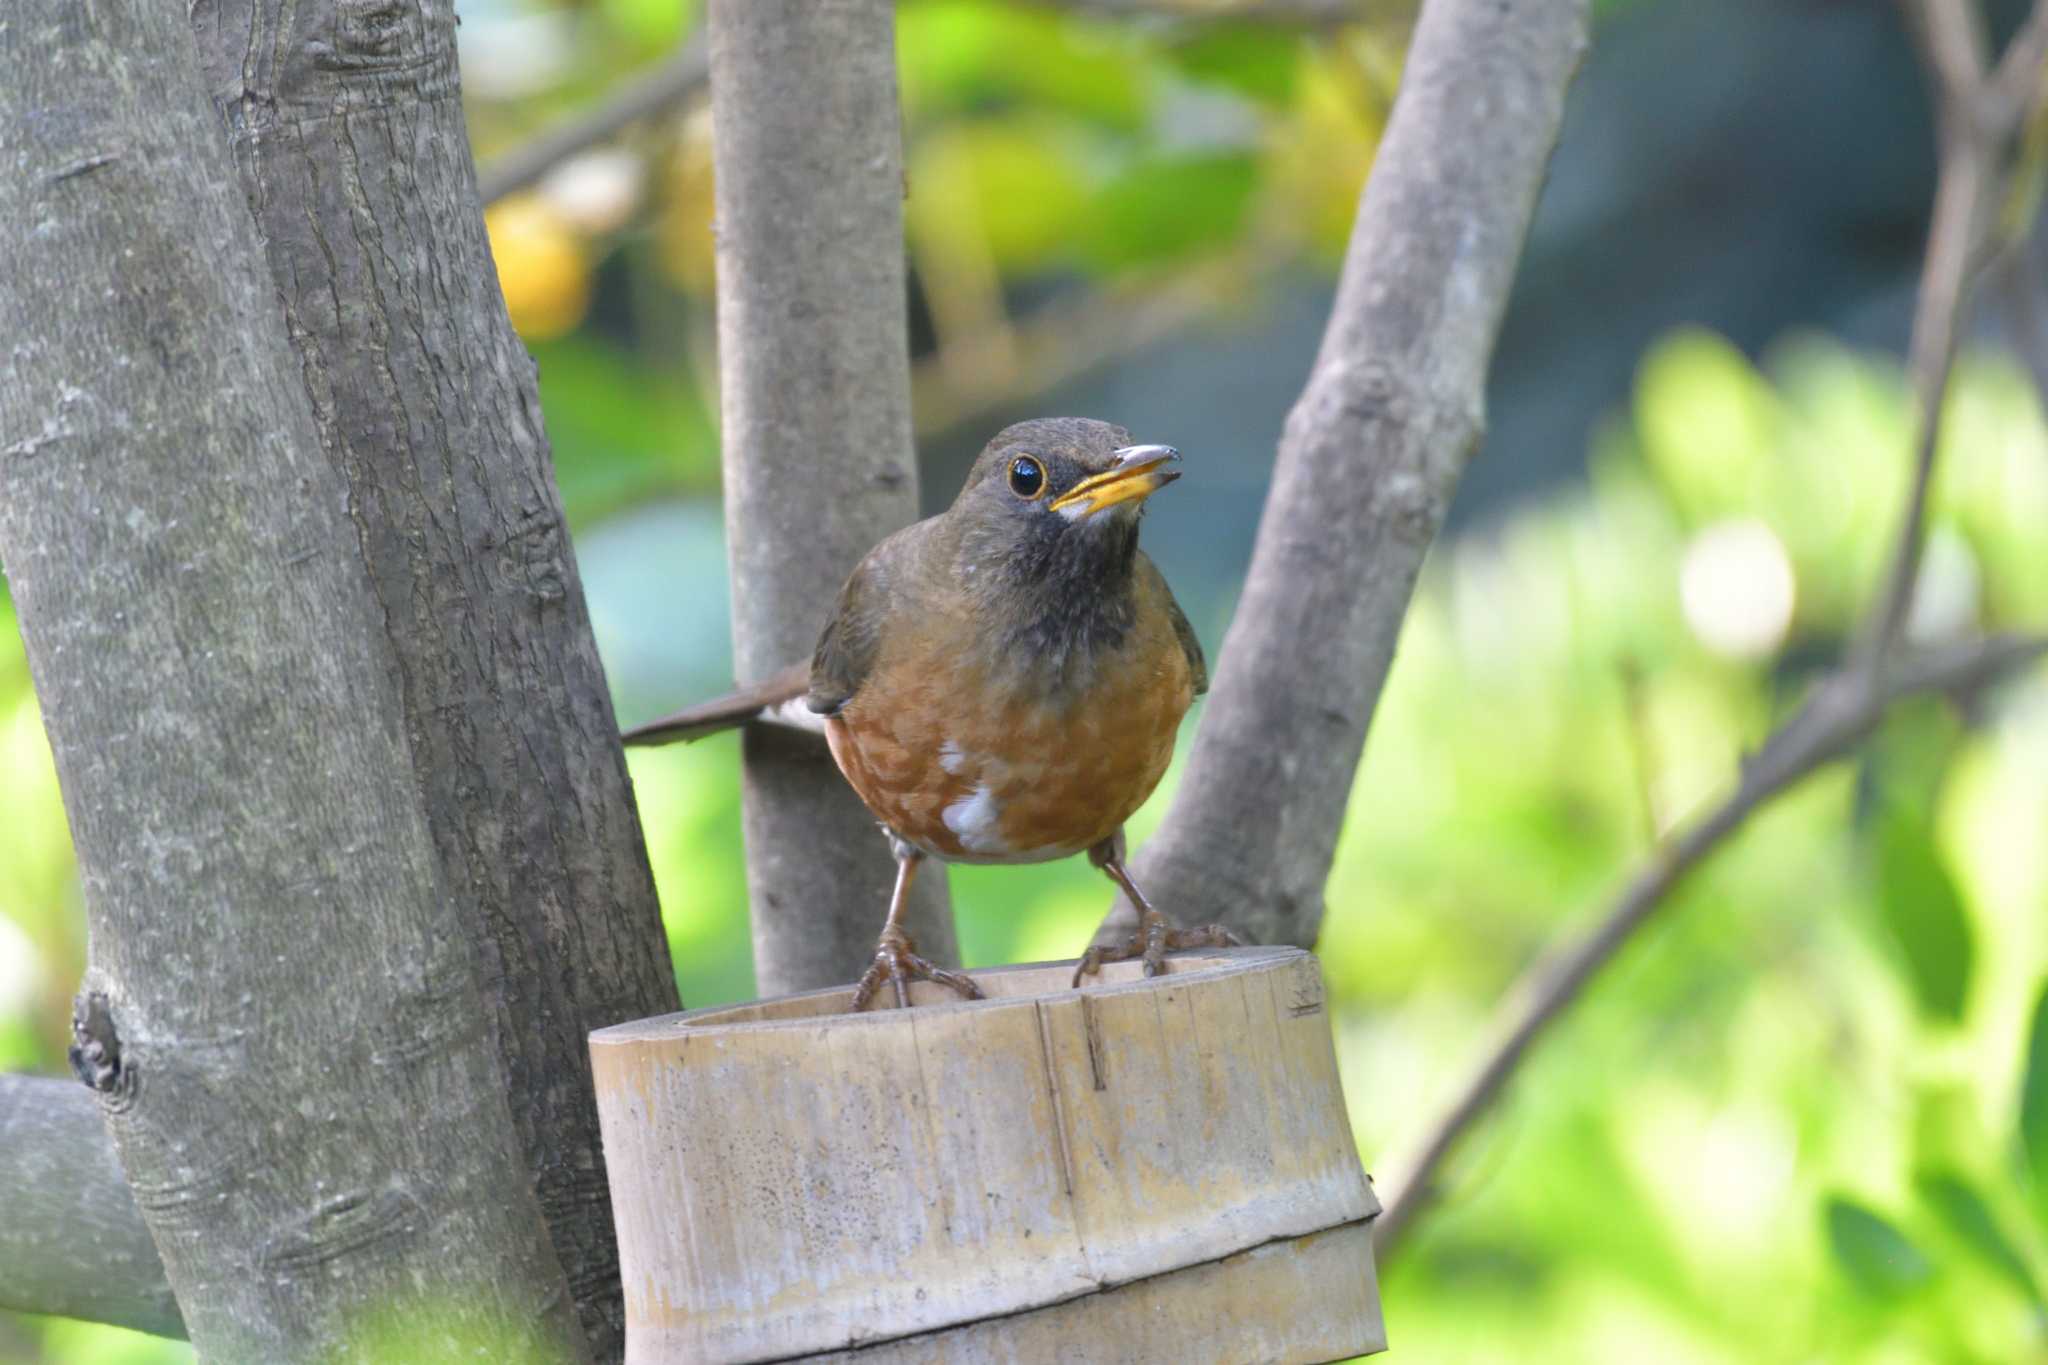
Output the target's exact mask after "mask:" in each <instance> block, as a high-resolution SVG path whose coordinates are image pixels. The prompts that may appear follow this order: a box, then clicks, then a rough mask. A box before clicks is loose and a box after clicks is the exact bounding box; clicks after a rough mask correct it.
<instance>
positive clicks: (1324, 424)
mask: <svg viewBox="0 0 2048 1365" xmlns="http://www.w3.org/2000/svg"><path fill="white" fill-rule="evenodd" d="M1586 9H1587V6H1586V0H1514V2H1513V3H1502V0H1426V3H1425V4H1424V5H1423V8H1422V15H1421V18H1420V20H1419V22H1418V24H1417V27H1416V31H1415V38H1414V41H1413V43H1412V44H1411V45H1410V48H1409V51H1408V58H1407V63H1406V65H1405V67H1404V69H1403V72H1402V76H1401V90H1400V94H1399V96H1398V97H1397V98H1396V100H1395V102H1394V110H1393V114H1392V117H1391V118H1390V119H1389V121H1388V124H1387V132H1386V136H1385V138H1384V139H1383V140H1382V141H1381V143H1380V150H1379V153H1378V156H1377V158H1376V159H1375V161H1374V163H1373V168H1372V176H1371V178H1370V180H1369V181H1368V182H1367V184H1366V187H1365V191H1364V195H1363V198H1362V199H1361V201H1360V204H1359V212H1358V222H1357V224H1356V225H1355V226H1354V227H1353V229H1352V233H1351V245H1350V249H1349V252H1348V253H1347V255H1346V257H1345V261H1344V273H1343V277H1342V279H1341V280H1340V281H1339V283H1338V287H1337V299H1336V303H1335V305H1334V306H1333V308H1332V310H1331V314H1330V322H1329V326H1328V328H1327V330H1326V331H1325V332H1324V334H1323V344H1322V350H1321V352H1320V353H1319V354H1318V355H1317V357H1316V363H1315V369H1314V370H1313V371H1312V372H1311V373H1310V375H1309V380H1308V385H1307V387H1306V388H1305V389H1304V391H1303V392H1302V395H1301V397H1300V399H1299V400H1297V402H1296V403H1295V405H1294V410H1293V412H1292V413H1290V414H1289V416H1288V419H1287V429H1286V431H1285V433H1284V434H1283V435H1282V436H1281V439H1280V452H1279V459H1278V462H1277V464H1276V465H1275V467H1274V472H1273V487H1272V491H1271V492H1270V493H1269V494H1268V495H1267V498H1266V507H1265V511H1264V513H1263V515H1262V516H1261V518H1260V521H1259V535H1258V541H1257V544H1256V545H1255V547H1254V549H1253V552H1252V564H1251V570H1250V573H1249V576H1248V577H1247V578H1246V580H1245V587H1244V593H1243V595H1242V596H1241V597H1240V598H1239V599H1238V604H1237V610H1236V613H1235V614H1234V615H1233V616H1232V618H1231V622H1230V630H1229V632H1228V633H1227V634H1226V635H1225V636H1224V639H1223V649H1222V652H1221V654H1220V656H1219V658H1218V661H1217V668H1216V676H1215V680H1214V682H1213V684H1212V685H1211V688H1210V691H1209V700H1208V706H1207V709H1206V712H1205V713H1204V715H1203V717H1202V724H1201V729H1200V730H1199V731H1198V732H1197V733H1196V735H1195V743H1194V747H1193V749H1192V751H1191V752H1190V754H1189V756H1188V763H1187V767H1186V770H1185V771H1184V772H1183V774H1182V776H1181V779H1180V785H1179V786H1178V787H1177V788H1176V789H1175V792H1174V798H1173V805H1172V807H1171V808H1170V809H1169V810H1168V812H1167V815H1166V819H1165V820H1164V822H1162V824H1161V825H1160V828H1159V830H1158V832H1157V833H1156V834H1154V835H1153V836H1152V838H1151V840H1150V841H1148V842H1147V843H1146V844H1145V846H1144V847H1143V848H1142V849H1141V850H1139V852H1138V855H1137V858H1136V869H1135V870H1136V876H1137V880H1138V883H1139V885H1141V886H1143V887H1145V888H1146V890H1147V894H1149V895H1150V896H1152V897H1153V899H1154V900H1155V901H1156V902H1157V903H1158V904H1159V905H1160V906H1161V907H1162V908H1164V909H1166V910H1167V911H1168V912H1169V913H1171V914H1172V915H1174V916H1175V917H1176V918H1177V919H1179V920H1180V921H1181V922H1182V923H1184V924H1200V923H1204V922H1207V921H1210V920H1222V921H1225V922H1228V923H1234V924H1236V925H1239V926H1240V927H1243V928H1245V929H1247V930H1248V931H1249V932H1250V934H1251V936H1252V937H1253V938H1254V939H1255V940H1256V941H1258V942H1261V943H1294V944H1298V945H1300V946H1302V947H1310V946H1313V945H1314V943H1315V939H1316V933H1317V931H1318V930H1319V929H1320V928H1321V926H1322V919H1323V883H1324V882H1325V881H1327V880H1328V878H1329V875H1330V862H1331V859H1332V857H1333V856H1334V855H1335V852H1336V847H1337V834H1338V831H1339V829H1340V828H1341V827H1342V825H1343V821H1344V807H1345V803H1346V801H1347V800H1348V798H1349V796H1350V793H1351V782H1352V778H1353V777H1354V776H1355V775H1356V773H1357V770H1358V759H1359V755H1360V753H1361V751H1362V750H1363V749H1364V746H1365V732H1366V726H1367V724H1368V723H1369V722H1370V721H1371V719H1372V713H1373V708H1374V707H1375V706H1376V705H1377V703H1378V701H1379V694H1380V687H1381V684H1382V683H1384V682H1385V681H1386V676H1387V669H1388V667H1389V666H1390V665H1391V664H1392V662H1393V657H1394V644H1395V641H1396V639H1397V638H1398V637H1399V635H1400V630H1401V622H1402V620H1403V618H1405V617H1406V615H1407V612H1408V599H1409V596H1410V594H1411V593H1412V592H1413V591H1414V587H1415V577H1416V574H1417V573H1418V572H1419V571H1420V570H1421V567H1422V560H1423V556H1424V555H1425V554H1426V553H1427V552H1428V550H1429V546H1430V542H1431V541H1433V540H1434V539H1435V538H1436V533H1437V529H1438V528H1439V527H1440V526H1442V525H1443V519H1444V511H1445V509H1446V508H1448V507H1449V506H1450V501H1451V494H1452V493H1453V492H1454V491H1455V490H1456V489H1457V486H1458V479H1459V477H1460V476H1461V475H1462V474H1463V473H1464V471H1465V465H1466V463H1467V462H1468V461H1469V460H1470V459H1471V457H1472V455H1473V453H1474V452H1475V451H1476V450H1477V449H1478V448H1479V440H1480V435H1481V433H1482V431H1483V430H1484V427H1485V421H1484V411H1485V396H1486V374H1487V368H1488V366H1489V364H1490V362H1491V360H1492V356H1493V343H1494V338H1495V336H1496V335H1497V334H1498V332H1499V330H1500V319H1501V313H1502V311H1503V310H1504V309H1505V308H1506V306H1507V298H1508V289H1509V286H1510V285H1512V284H1513V283H1514V277H1515V267H1516V265H1517V263H1518V262H1519V260H1520V259H1521V253H1522V242H1523V239H1524V238H1525V237H1526V236H1527V235H1528V231H1529V220H1530V218H1531V217H1532V216H1533V215H1534V213H1535V209H1536V196H1537V192H1538V190H1539V189H1541V187H1542V184H1543V176H1544V171H1545V169H1546V168H1547V166H1548V165H1549V160H1550V152H1551V149H1552V148H1553V147H1555V146H1556V145H1557V135H1558V125H1559V122H1560V121H1561V119H1562V117H1563V113H1564V95H1565V90H1566V88H1567V87H1568V86H1569V85H1570V83H1571V78H1572V76H1573V74H1574V73H1575V72H1576V71H1577V70H1578V64H1579V58H1580V56H1581V54H1582V53H1583V52H1584V49H1585V43H1586V24H1587V13H1586ZM1135 923H1136V916H1135V914H1134V913H1133V912H1132V911H1131V908H1130V906H1129V905H1128V904H1126V903H1120V904H1118V905H1117V906H1116V907H1115V909H1114V910H1112V912H1111V914H1110V917H1109V919H1108V920H1107V921H1105V923H1104V925H1103V930H1102V933H1101V935H1100V937H1101V938H1102V939H1105V940H1106V939H1109V938H1112V937H1122V936H1124V935H1127V934H1128V933H1129V932H1130V930H1131V928H1132V927H1133V926H1134V925H1135Z"/></svg>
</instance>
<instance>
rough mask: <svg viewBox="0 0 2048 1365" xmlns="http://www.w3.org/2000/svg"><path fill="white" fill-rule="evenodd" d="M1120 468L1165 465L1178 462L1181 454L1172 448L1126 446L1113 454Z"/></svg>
mask: <svg viewBox="0 0 2048 1365" xmlns="http://www.w3.org/2000/svg"><path fill="white" fill-rule="evenodd" d="M1113 454H1114V455H1115V458H1116V462H1117V464H1118V465H1119V466H1124V465H1134V464H1163V463H1165V462H1167V461H1169V460H1178V459H1179V458H1180V452H1179V451H1178V450H1176V449H1174V448H1173V447H1172V446H1160V445H1144V446H1124V447H1122V448H1120V449H1118V450H1116V451H1114V452H1113Z"/></svg>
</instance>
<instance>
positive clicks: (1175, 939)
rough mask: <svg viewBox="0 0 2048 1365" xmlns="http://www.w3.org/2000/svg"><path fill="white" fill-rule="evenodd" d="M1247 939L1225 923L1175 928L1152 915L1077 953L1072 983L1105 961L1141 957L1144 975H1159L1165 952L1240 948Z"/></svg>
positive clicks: (1094, 971) (1121, 960)
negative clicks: (1113, 939) (1125, 934)
mask: <svg viewBox="0 0 2048 1365" xmlns="http://www.w3.org/2000/svg"><path fill="white" fill-rule="evenodd" d="M1248 941H1249V940H1247V939H1246V938H1245V936H1244V935H1243V934H1240V933H1238V932H1237V931H1236V930H1235V929H1232V928H1229V927H1228V926H1226V925H1222V924H1205V925H1203V926H1201V927H1200V928H1198V929H1176V928H1174V927H1173V926H1172V925H1171V924H1168V923H1167V922H1166V916H1164V915H1154V916H1152V917H1150V918H1148V919H1147V920H1146V921H1145V922H1144V923H1143V924H1142V925H1141V926H1140V927H1139V930H1138V932H1137V933H1135V934H1132V935H1131V936H1130V937H1129V938H1127V939H1125V940H1124V941H1123V942H1122V943H1112V944H1101V943H1098V944H1094V945H1092V946H1091V947H1090V948H1089V949H1088V951H1087V952H1085V953H1083V954H1081V961H1080V962H1079V963H1078V964H1076V965H1075V967H1074V985H1076V986H1079V985H1080V984H1081V978H1082V977H1084V976H1093V975H1094V974H1095V973H1096V972H1098V971H1100V970H1101V968H1102V964H1103V963H1105V962H1128V961H1129V960H1130V959H1132V958H1134V957H1138V958H1143V959H1144V960H1145V975H1147V976H1159V975H1162V974H1163V973H1164V972H1165V971H1166V955H1167V954H1168V953H1177V952H1182V951H1184V950H1186V949H1189V948H1242V947H1244V946H1245V944H1246V943H1247V942H1248Z"/></svg>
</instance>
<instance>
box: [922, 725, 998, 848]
mask: <svg viewBox="0 0 2048 1365" xmlns="http://www.w3.org/2000/svg"><path fill="white" fill-rule="evenodd" d="M946 747H947V748H949V749H952V750H953V752H952V754H950V755H946V756H944V757H942V758H941V759H940V760H939V761H940V763H941V765H943V766H945V768H946V770H947V771H948V772H953V771H957V769H956V768H955V767H954V766H953V765H954V764H957V763H958V762H959V761H960V760H959V749H958V748H957V747H955V746H953V745H952V744H950V743H949V744H948V745H947V746H946ZM941 752H942V753H943V751H941ZM1002 816H1003V812H1002V809H1001V808H1000V807H998V806H997V805H996V801H995V795H994V793H992V792H991V791H990V790H989V786H988V783H986V782H984V783H982V784H981V785H980V786H978V787H976V788H975V789H974V790H973V791H972V792H969V793H968V794H967V795H966V796H963V797H961V798H960V799H959V800H958V801H955V802H954V803H953V804H952V805H950V806H948V807H946V809H945V810H944V811H943V812H941V813H940V817H939V818H940V819H942V820H944V821H945V822H946V828H947V829H950V830H952V831H953V834H954V837H956V838H957V839H959V840H960V846H961V847H962V848H964V849H966V850H967V851H968V852H969V853H981V854H996V855H1001V854H1004V853H1008V852H1009V851H1010V850H1009V846H1008V845H1007V844H1005V843H1004V842H1003V831H1002Z"/></svg>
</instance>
